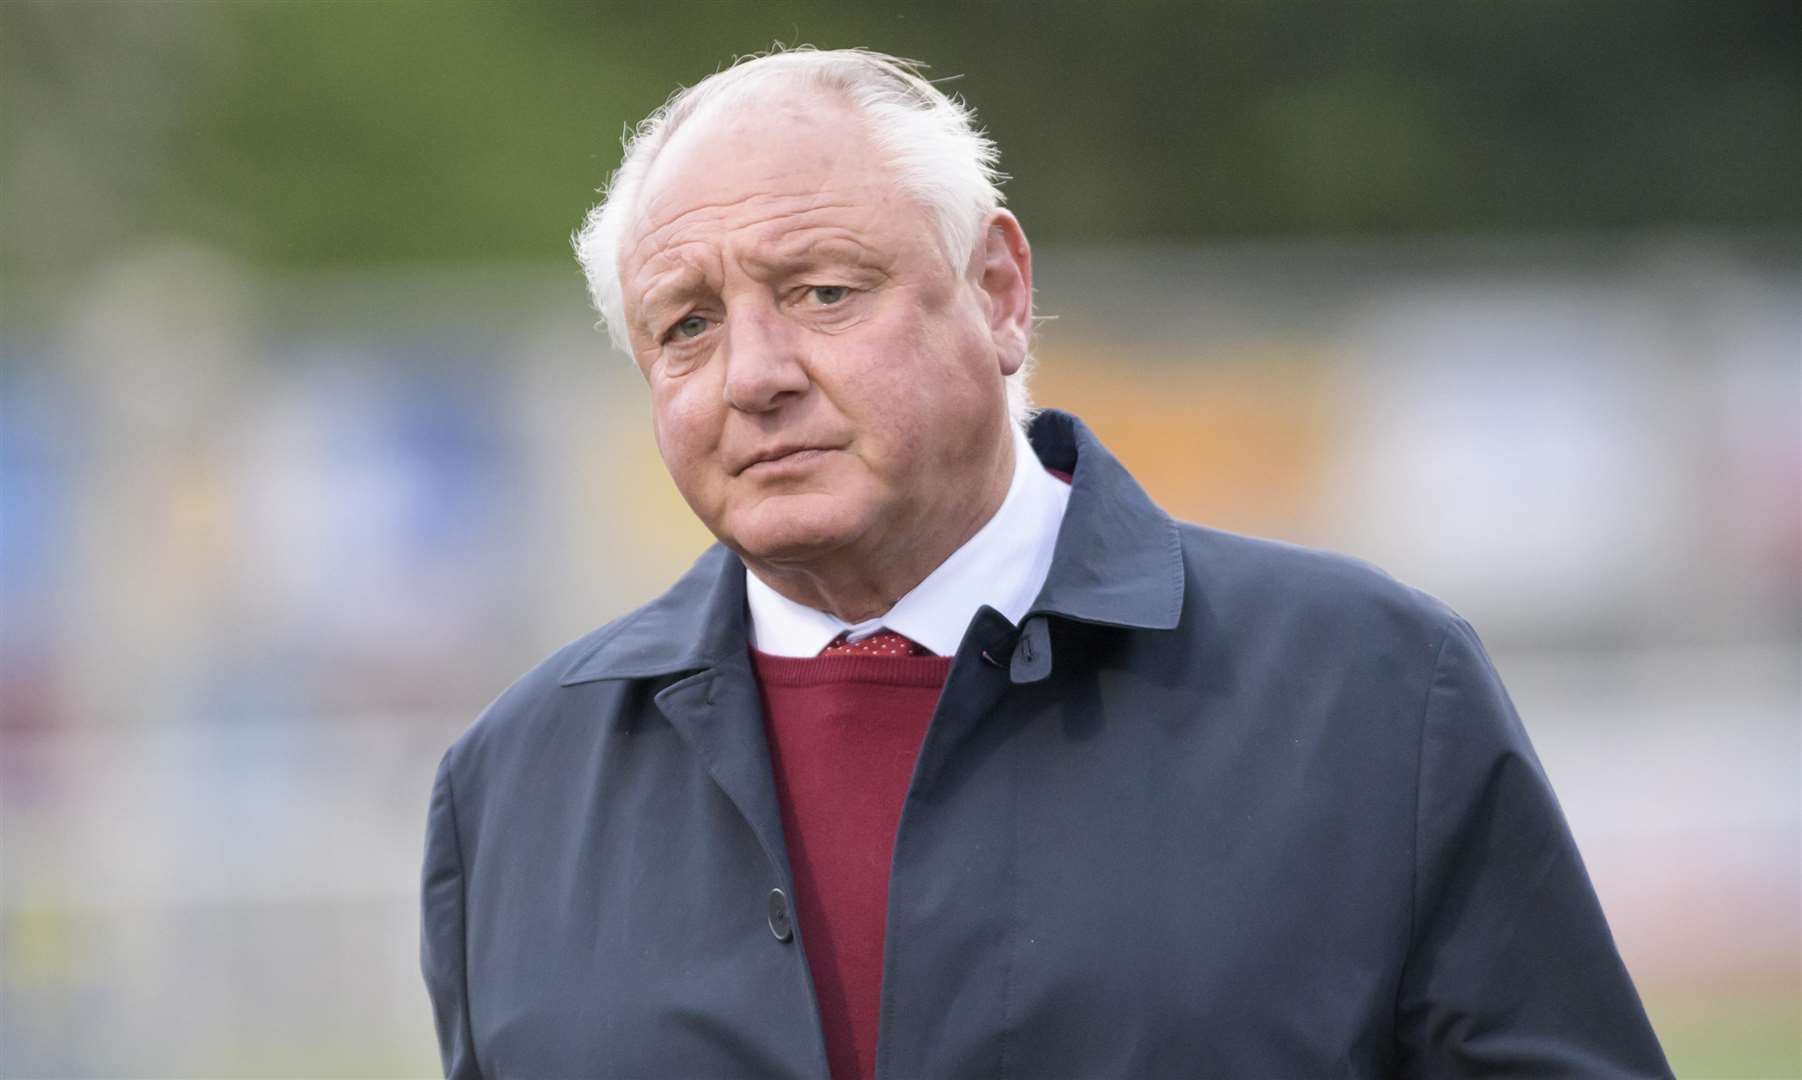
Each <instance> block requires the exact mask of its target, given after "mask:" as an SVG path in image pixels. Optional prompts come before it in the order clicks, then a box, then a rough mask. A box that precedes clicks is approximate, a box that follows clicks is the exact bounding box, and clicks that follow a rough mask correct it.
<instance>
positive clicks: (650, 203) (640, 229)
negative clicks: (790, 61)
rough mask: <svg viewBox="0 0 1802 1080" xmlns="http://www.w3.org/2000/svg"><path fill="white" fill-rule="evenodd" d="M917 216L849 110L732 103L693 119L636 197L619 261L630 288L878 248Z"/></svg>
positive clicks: (814, 100) (801, 102)
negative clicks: (731, 264)
mask: <svg viewBox="0 0 1802 1080" xmlns="http://www.w3.org/2000/svg"><path fill="white" fill-rule="evenodd" d="M919 213H920V211H919V210H917V208H915V207H914V205H913V203H912V201H911V200H909V199H906V198H904V197H903V196H902V193H901V191H900V189H899V186H898V185H897V183H896V181H895V178H894V174H893V169H892V167H891V166H890V165H889V163H888V161H887V159H886V158H885V157H884V155H883V154H882V153H881V152H880V151H879V149H878V148H877V147H876V146H875V145H874V143H873V142H872V140H871V139H870V138H869V136H868V134H867V132H866V130H865V127H864V123H863V121H862V119H861V118H860V117H859V116H858V115H857V114H856V113H855V112H854V111H853V110H852V109H851V108H850V106H848V105H846V104H844V103H842V102H840V101H838V100H836V99H834V98H830V97H821V96H811V97H798V98H790V99H784V100H781V101H778V102H764V103H758V104H739V105H736V106H732V107H728V108H726V109H724V110H722V111H719V112H715V113H711V114H703V115H700V116H696V117H693V118H691V119H690V120H689V121H688V122H687V123H685V124H684V125H683V126H682V127H681V128H680V129H678V130H677V131H676V132H675V134H674V135H673V136H671V138H670V141H669V143H668V144H667V145H666V146H665V147H664V148H663V150H662V152H661V153H659V155H658V157H657V160H656V161H655V162H653V163H652V166H651V168H650V170H649V171H648V173H647V174H646V176H645V179H644V182H643V186H642V187H641V188H640V196H639V206H638V213H637V214H636V215H634V217H635V219H636V222H635V228H634V229H632V230H631V231H630V232H628V234H627V236H626V238H625V239H626V243H625V244H624V245H623V246H622V251H621V259H620V262H621V268H622V270H623V271H624V275H623V276H624V277H625V279H626V284H627V290H626V291H627V293H628V295H630V294H632V293H633V292H635V291H636V290H635V289H634V288H633V286H632V282H633V279H634V278H636V277H639V276H640V275H641V274H643V273H646V272H651V273H657V272H661V271H664V270H667V269H671V268H673V266H675V265H681V264H688V263H693V262H695V261H697V260H706V259H708V258H717V257H719V256H722V255H725V254H727V253H728V252H727V249H731V250H732V251H734V252H755V253H757V254H760V255H764V256H767V257H771V258H782V257H784V256H785V255H786V256H794V257H798V256H799V255H801V254H803V253H805V252H806V251H808V250H811V249H814V248H817V247H822V246H826V247H836V248H839V249H841V250H848V249H849V248H851V247H857V246H862V247H865V248H869V247H871V246H877V247H880V246H881V245H883V244H884V243H886V242H890V241H893V240H895V239H898V236H897V235H896V234H897V229H896V228H894V226H896V225H904V228H908V229H917V226H918V224H919V223H918V222H917V221H916V220H913V218H914V215H916V214H919Z"/></svg>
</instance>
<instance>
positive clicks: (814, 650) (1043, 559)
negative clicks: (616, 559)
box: [745, 425, 1070, 656]
mask: <svg viewBox="0 0 1802 1080" xmlns="http://www.w3.org/2000/svg"><path fill="white" fill-rule="evenodd" d="M1011 426H1012V427H1013V431H1014V479H1013V482H1012V483H1010V484H1009V485H1008V488H1007V498H1005V499H1003V500H1002V501H1001V508H1000V509H999V510H996V511H995V516H994V517H992V518H990V519H989V520H988V522H987V524H985V525H983V527H982V528H980V529H978V530H976V535H975V536H972V537H970V539H968V540H966V541H965V542H964V545H963V546H962V547H960V548H958V549H957V550H956V551H953V552H952V553H951V555H950V556H949V557H948V558H946V559H945V561H944V562H942V563H940V564H939V566H938V569H936V570H934V571H933V572H932V573H930V574H928V575H926V580H924V581H922V582H920V583H919V584H918V585H916V586H914V587H913V589H912V590H911V591H910V592H908V594H907V595H906V596H903V597H902V598H901V599H899V600H897V601H895V606H894V607H892V608H890V609H889V610H888V611H887V612H885V613H883V614H881V615H878V616H877V617H875V618H873V619H866V620H864V621H863V622H860V623H856V624H852V623H848V622H844V621H843V620H841V619H839V618H838V617H837V616H836V615H833V614H831V613H830V612H825V611H818V610H816V609H814V608H810V607H808V606H806V605H805V604H797V603H795V602H794V601H793V600H790V599H789V598H787V597H786V596H783V595H782V594H780V593H778V592H777V591H776V590H774V589H772V588H770V587H769V586H768V585H765V584H764V583H763V581H762V579H760V578H759V577H758V576H757V575H756V574H753V573H750V572H748V571H747V572H746V574H745V595H746V597H747V599H748V600H749V602H750V607H751V643H752V644H753V645H755V646H756V647H757V648H758V649H759V650H760V651H762V652H766V653H771V654H774V655H776V656H818V655H819V653H820V650H821V649H824V648H825V647H826V646H827V645H829V644H831V642H832V640H833V639H834V638H836V637H838V636H839V635H840V634H846V635H848V637H849V638H850V640H852V641H860V640H862V639H863V638H866V637H869V636H870V635H871V634H874V633H875V632H876V631H878V630H881V629H883V628H885V627H886V628H887V629H889V630H893V631H894V632H896V633H897V634H902V635H905V636H906V637H909V638H911V639H913V640H914V641H917V642H919V643H920V644H921V645H924V646H925V647H926V648H927V649H929V650H931V651H932V652H934V653H936V654H937V655H939V656H950V655H952V654H954V653H956V652H957V645H958V643H959V642H960V641H962V640H963V638H964V630H965V629H966V628H967V627H968V626H969V625H970V619H971V618H972V617H973V616H974V615H975V614H976V611H977V609H978V608H980V607H982V606H983V605H984V604H987V605H988V606H990V607H992V608H994V609H995V610H996V611H999V612H1000V613H1001V614H1003V615H1005V616H1007V617H1008V619H1009V621H1011V622H1014V623H1018V622H1019V621H1020V619H1021V617H1022V616H1024V615H1025V614H1026V612H1027V610H1028V609H1029V608H1031V607H1032V602H1033V601H1034V600H1036V599H1038V595H1039V590H1040V589H1042V588H1044V586H1045V577H1046V575H1048V574H1049V573H1050V572H1051V552H1052V549H1053V548H1054V547H1056V545H1057V532H1058V529H1059V527H1060V526H1062V525H1063V523H1064V508H1065V507H1066V506H1068V505H1069V503H1070V486H1069V485H1068V484H1065V483H1063V482H1062V481H1060V480H1058V479H1057V478H1056V477H1054V476H1052V475H1051V474H1050V473H1048V472H1046V471H1045V466H1044V465H1042V464H1040V462H1039V456H1038V455H1037V454H1035V453H1033V452H1032V444H1031V443H1029V442H1027V440H1026V434H1025V432H1023V431H1021V430H1020V428H1019V426H1018V425H1011Z"/></svg>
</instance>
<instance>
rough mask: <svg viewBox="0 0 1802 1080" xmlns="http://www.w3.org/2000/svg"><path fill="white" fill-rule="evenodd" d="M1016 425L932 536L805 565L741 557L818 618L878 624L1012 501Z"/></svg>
mask: <svg viewBox="0 0 1802 1080" xmlns="http://www.w3.org/2000/svg"><path fill="white" fill-rule="evenodd" d="M1014 452H1015V451H1014V442H1013V433H1012V430H1011V422H1010V427H1009V430H1008V431H1007V432H1006V437H1005V439H1004V440H1003V441H1002V443H1001V444H1000V446H999V447H998V448H997V450H996V452H995V453H993V454H992V455H990V461H989V463H988V466H987V467H986V468H985V469H984V471H983V472H982V474H981V480H980V481H978V482H977V483H975V484H974V485H973V487H974V492H975V497H973V498H972V497H971V495H970V491H971V489H968V488H965V489H961V490H959V491H954V492H944V493H942V496H943V497H944V498H945V499H947V500H948V501H947V503H946V505H945V508H944V512H942V513H939V514H936V515H928V517H929V518H930V520H932V521H933V522H934V525H932V526H931V527H927V528H920V529H914V530H908V531H906V532H905V534H903V531H902V530H893V531H891V532H889V533H888V534H887V535H883V536H878V537H875V538H873V541H874V542H873V543H871V544H869V545H857V546H855V547H847V548H845V549H841V550H839V551H835V552H832V553H830V554H827V555H822V556H819V557H815V558H811V559H808V560H806V561H805V562H794V563H779V562H771V561H769V560H764V559H753V558H750V557H748V556H744V555H743V553H742V552H741V553H740V556H741V558H744V562H745V566H746V568H747V569H749V570H750V571H751V572H752V573H754V574H756V575H757V577H758V578H759V579H760V580H762V581H763V583H764V584H766V585H768V586H769V587H770V588H772V589H774V590H775V591H776V592H778V593H780V594H781V595H782V596H785V597H787V598H788V599H790V600H793V601H794V602H795V603H797V604H804V605H806V606H807V607H810V608H813V609H814V610H816V611H825V612H829V613H831V614H832V615H833V616H835V617H837V618H838V619H839V620H841V621H843V622H847V623H860V622H863V621H864V620H866V619H873V618H876V617H877V616H879V615H881V614H883V613H885V612H887V611H888V610H889V609H890V608H892V607H894V606H895V602H896V601H898V600H900V599H901V598H902V597H903V596H906V595H907V594H908V593H910V592H912V591H913V589H914V587H915V586H917V585H919V584H920V582H922V581H925V580H926V578H927V576H928V575H930V574H931V573H932V572H933V571H934V570H937V569H938V568H939V565H940V564H942V563H943V562H944V561H945V560H946V559H948V558H950V557H951V553H952V552H954V551H956V550H957V549H958V548H960V547H962V546H964V544H966V543H968V542H969V540H970V538H971V537H972V536H975V535H976V533H977V532H978V531H980V530H981V529H982V527H983V526H984V525H987V524H988V523H989V519H990V518H993V517H994V516H995V512H996V511H997V510H1000V509H1001V504H1002V502H1003V501H1005V500H1006V498H1007V490H1008V487H1009V486H1010V485H1011V484H1012V483H1013V478H1014Z"/></svg>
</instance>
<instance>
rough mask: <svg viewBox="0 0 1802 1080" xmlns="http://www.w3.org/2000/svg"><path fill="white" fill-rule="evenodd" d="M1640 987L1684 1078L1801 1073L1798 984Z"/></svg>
mask: <svg viewBox="0 0 1802 1080" xmlns="http://www.w3.org/2000/svg"><path fill="white" fill-rule="evenodd" d="M1788 981H1790V982H1791V983H1792V985H1790V986H1787V987H1786V986H1782V985H1766V986H1756V985H1752V986H1730V987H1722V986H1714V985H1702V984H1697V985H1687V986H1678V985H1671V984H1667V985H1660V986H1649V987H1641V992H1642V995H1643V997H1644V999H1645V1005H1646V1011H1647V1013H1649V1014H1650V1015H1651V1018H1652V1026H1653V1027H1654V1028H1655V1029H1656V1030H1657V1032H1658V1037H1659V1039H1660V1040H1661V1041H1662V1042H1663V1043H1664V1053H1665V1056H1666V1057H1667V1058H1669V1059H1670V1063H1671V1068H1672V1070H1673V1071H1675V1072H1676V1074H1677V1075H1678V1076H1679V1077H1682V1078H1683V1080H1794V1078H1798V1077H1802V988H1798V987H1797V986H1795V985H1793V983H1794V981H1795V980H1794V977H1793V976H1792V977H1791V979H1790V980H1788Z"/></svg>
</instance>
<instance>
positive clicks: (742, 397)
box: [720, 308, 808, 413]
mask: <svg viewBox="0 0 1802 1080" xmlns="http://www.w3.org/2000/svg"><path fill="white" fill-rule="evenodd" d="M722 330H723V332H724V340H723V341H722V342H721V348H722V349H723V350H724V355H723V356H721V357H720V359H722V360H723V361H725V367H726V404H728V405H730V406H732V407H733V408H734V409H737V410H739V411H741V412H752V413H761V412H769V411H770V410H772V409H774V408H776V407H777V406H779V405H781V404H782V402H783V401H784V399H786V398H787V397H789V396H790V395H799V394H802V393H805V392H806V390H807V387H808V376H807V369H806V368H805V367H804V366H802V363H801V353H800V341H799V338H798V333H799V330H798V328H797V327H795V326H794V325H793V324H792V323H791V322H789V320H787V319H785V318H783V317H782V315H781V314H780V313H779V312H775V311H771V310H767V309H755V308H754V309H752V310H748V311H747V310H743V309H742V308H741V310H739V311H736V312H731V313H729V314H728V315H727V317H726V325H725V326H724V327H722Z"/></svg>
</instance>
